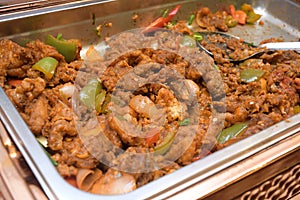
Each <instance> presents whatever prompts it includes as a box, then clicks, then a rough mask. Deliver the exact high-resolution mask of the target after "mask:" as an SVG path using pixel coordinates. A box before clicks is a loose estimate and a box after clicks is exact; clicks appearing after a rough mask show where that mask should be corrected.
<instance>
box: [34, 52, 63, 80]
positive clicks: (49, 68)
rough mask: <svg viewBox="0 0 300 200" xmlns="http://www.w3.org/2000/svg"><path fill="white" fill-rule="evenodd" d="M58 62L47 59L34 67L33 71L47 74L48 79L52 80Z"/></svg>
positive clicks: (53, 59) (50, 58)
mask: <svg viewBox="0 0 300 200" xmlns="http://www.w3.org/2000/svg"><path fill="white" fill-rule="evenodd" d="M57 65H58V61H57V60H56V59H55V58H52V57H45V58H42V59H41V60H39V61H38V62H37V63H35V64H34V65H33V66H32V69H34V70H38V71H40V72H42V73H44V74H45V76H46V78H48V79H51V78H52V77H53V75H54V73H55V70H56V67H57Z"/></svg>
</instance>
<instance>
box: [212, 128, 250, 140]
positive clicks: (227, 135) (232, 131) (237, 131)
mask: <svg viewBox="0 0 300 200" xmlns="http://www.w3.org/2000/svg"><path fill="white" fill-rule="evenodd" d="M247 128H248V124H246V123H239V124H234V125H232V126H230V127H229V128H226V129H224V130H223V131H221V133H219V135H218V136H217V141H218V143H219V144H222V143H224V142H226V141H228V140H230V139H231V138H234V137H237V136H239V135H241V134H242V133H243V132H244V131H245V130H246V129H247Z"/></svg>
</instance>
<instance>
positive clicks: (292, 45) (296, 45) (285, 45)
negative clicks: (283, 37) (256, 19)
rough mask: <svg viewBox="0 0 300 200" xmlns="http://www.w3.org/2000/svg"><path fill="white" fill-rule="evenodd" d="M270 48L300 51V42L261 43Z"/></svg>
mask: <svg viewBox="0 0 300 200" xmlns="http://www.w3.org/2000/svg"><path fill="white" fill-rule="evenodd" d="M260 46H261V47H266V48H267V49H270V50H296V51H300V42H271V43H266V44H262V45H260Z"/></svg>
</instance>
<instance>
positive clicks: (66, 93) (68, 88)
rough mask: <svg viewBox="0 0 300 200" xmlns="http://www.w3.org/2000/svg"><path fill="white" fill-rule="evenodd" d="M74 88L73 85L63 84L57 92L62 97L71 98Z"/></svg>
mask: <svg viewBox="0 0 300 200" xmlns="http://www.w3.org/2000/svg"><path fill="white" fill-rule="evenodd" d="M74 90H75V86H74V85H71V84H69V85H64V86H63V87H62V88H60V89H59V94H60V96H61V97H62V98H64V99H68V98H71V97H72V95H73V93H74Z"/></svg>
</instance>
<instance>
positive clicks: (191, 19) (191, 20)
mask: <svg viewBox="0 0 300 200" xmlns="http://www.w3.org/2000/svg"><path fill="white" fill-rule="evenodd" d="M194 19H195V15H194V14H192V15H191V16H190V19H189V22H188V25H192V23H193V21H194Z"/></svg>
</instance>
